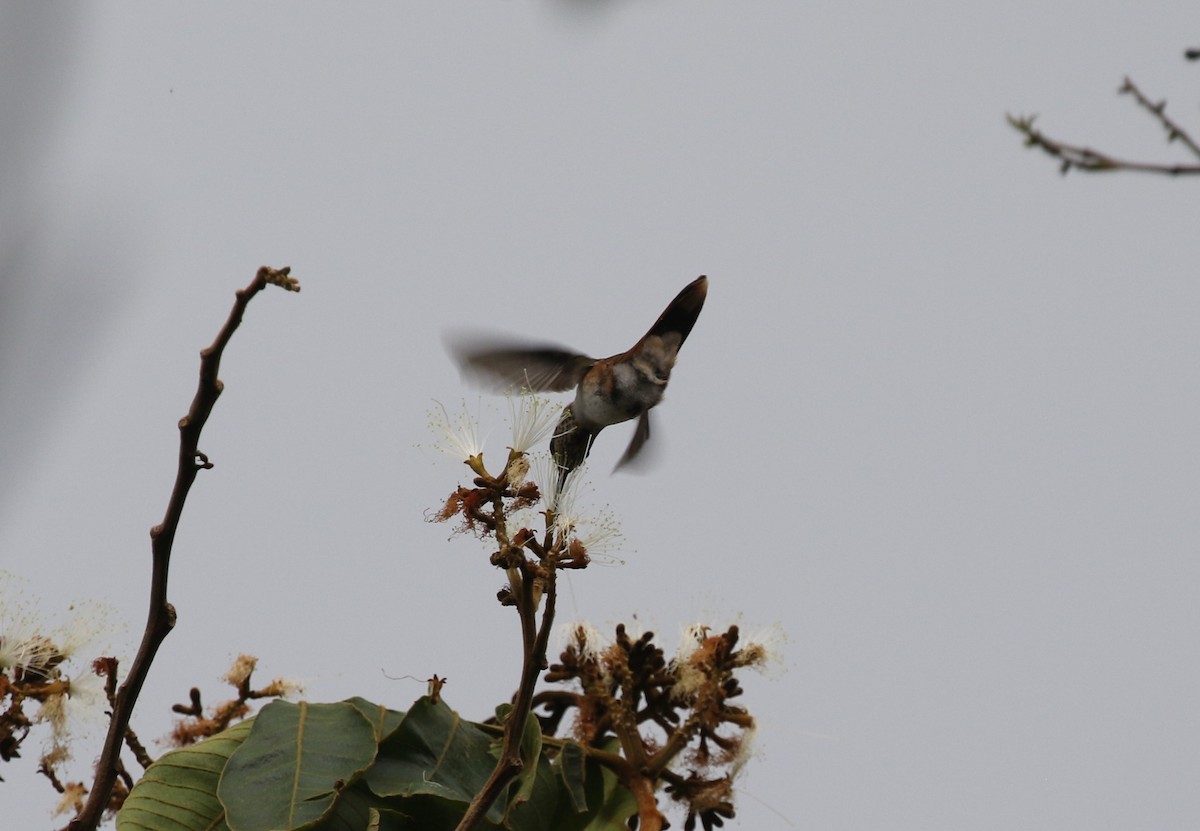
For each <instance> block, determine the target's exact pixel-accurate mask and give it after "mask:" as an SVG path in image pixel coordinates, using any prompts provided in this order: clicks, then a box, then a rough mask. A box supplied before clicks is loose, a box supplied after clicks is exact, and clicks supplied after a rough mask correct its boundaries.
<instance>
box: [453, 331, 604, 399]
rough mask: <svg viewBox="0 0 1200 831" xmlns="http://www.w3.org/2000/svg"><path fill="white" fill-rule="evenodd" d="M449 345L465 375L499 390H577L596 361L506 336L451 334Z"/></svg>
mask: <svg viewBox="0 0 1200 831" xmlns="http://www.w3.org/2000/svg"><path fill="white" fill-rule="evenodd" d="M446 346H447V348H448V349H449V350H450V354H451V355H452V356H453V357H454V360H455V361H456V362H457V363H458V366H459V369H460V370H462V373H463V375H464V376H466V377H468V378H471V379H472V380H474V381H475V382H476V383H478V384H481V385H482V386H485V387H488V388H490V389H493V390H496V391H498V392H503V391H504V390H510V389H511V390H522V389H527V390H529V391H530V392H562V391H563V390H570V389H574V388H575V387H576V386H578V385H579V380H580V379H581V378H583V374H584V373H585V372H587V371H588V368H589V367H591V365H592V364H594V363H595V362H596V359H595V358H589V357H588V356H587V355H581V354H579V353H578V352H572V351H571V350H569V349H564V348H563V347H561V346H558V345H556V344H535V343H528V342H525V341H517V340H507V339H503V338H479V337H451V338H448V339H447V342H446Z"/></svg>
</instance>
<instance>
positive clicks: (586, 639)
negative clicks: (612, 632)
mask: <svg viewBox="0 0 1200 831" xmlns="http://www.w3.org/2000/svg"><path fill="white" fill-rule="evenodd" d="M558 631H559V637H560V638H561V639H562V640H563V641H564V642H566V643H567V644H568V645H571V646H574V647H575V649H576V650H577V651H578V652H579V654H580V656H581V657H582V658H583V659H584V660H585V661H599V660H600V659H601V657H602V656H603V655H604V653H605V652H606V651H608V648H609V647H610V646H612V642H611V641H609V640H608V638H606V637H604V636H603V635H601V634H600V630H599V629H597V628H596V627H595V626H593V625H592V624H590V623H588V622H587V621H586V620H573V621H570V622H569V623H564V624H562V625H561V626H560V627H559V630H558Z"/></svg>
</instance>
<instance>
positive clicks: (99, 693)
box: [64, 667, 108, 721]
mask: <svg viewBox="0 0 1200 831" xmlns="http://www.w3.org/2000/svg"><path fill="white" fill-rule="evenodd" d="M104 680H105V679H104V678H103V677H102V676H99V675H97V674H96V673H95V672H94V671H93V670H92V668H91V667H88V668H87V669H84V670H81V671H80V673H79V674H78V675H75V676H73V677H72V678H71V683H70V688H69V689H68V690H67V700H66V702H65V703H64V706H65V707H66V710H67V718H68V719H74V720H78V721H95V720H98V719H99V717H100V716H101V715H102V714H103V713H104V709H105V707H107V706H108V696H106V695H105V694H104Z"/></svg>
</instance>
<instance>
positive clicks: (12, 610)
mask: <svg viewBox="0 0 1200 831" xmlns="http://www.w3.org/2000/svg"><path fill="white" fill-rule="evenodd" d="M0 576H2V577H3V580H4V585H3V587H4V589H5V590H6V591H4V592H3V594H2V595H0V760H3V761H5V762H8V761H11V760H12V759H16V758H20V756H21V749H22V745H23V743H24V742H25V740H26V739H27V738H28V737H29V735H30V732H31V731H32V730H33V728H34V726H35V725H38V724H44V725H46V726H47V727H49V730H50V737H49V743H48V744H47V745H46V746H45V748H44V749H43V752H42V755H41V758H40V760H39V765H38V770H39V772H41V773H42V774H43V775H44V776H46V778H48V779H49V780H50V782H51V783H52V784H53V786H54V788H55V790H57V791H58V792H59V794H61V795H62V802H61V803H60V805H59V811H60V812H66V811H72V810H75V809H76V808H77V806H78V805H79V804H80V801H81V800H82V798H83V796H84V794H86V792H87V791H86V789H85V788H84V786H83V785H82V784H81V783H70V782H68V783H66V784H63V783H62V782H61V781H60V771H61V769H62V765H63V764H64V763H65V762H67V761H68V760H69V759H70V758H71V748H70V742H71V738H72V731H73V730H74V729H75V728H77V727H78V726H79V725H80V724H82V723H85V722H86V721H87V720H89V719H91V718H94V717H96V716H97V715H98V714H99V713H100V712H101V711H102V710H103V707H104V705H105V703H106V701H107V698H106V692H109V693H111V691H112V690H113V689H114V688H115V686H116V666H117V664H116V660H115V659H113V658H99V659H96V660H94V661H91V660H87V659H85V660H83V661H82V662H81V661H80V657H79V656H80V653H81V652H82V651H83V648H84V647H85V646H87V645H88V643H89V642H90V641H92V640H93V638H94V637H95V636H96V635H97V634H100V633H102V632H105V631H106V630H107V629H108V626H107V623H106V621H105V620H104V616H105V612H104V611H103V610H101V609H98V608H75V609H73V611H74V614H73V616H72V618H71V620H70V621H69V623H67V624H66V625H65V626H62V627H59V628H57V629H52V628H50V627H49V626H47V625H46V624H45V623H44V622H43V621H42V620H41V618H40V616H39V615H38V614H37V613H36V612H35V611H34V610H33V609H32V608H30V607H29V606H27V605H26V604H25V602H23V601H22V600H19V599H18V598H17V597H16V594H17V592H16V591H15V587H16V585H17V578H15V577H14V576H13V575H11V574H8V573H7V572H0ZM106 679H107V682H106Z"/></svg>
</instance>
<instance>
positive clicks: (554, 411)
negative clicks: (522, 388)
mask: <svg viewBox="0 0 1200 831" xmlns="http://www.w3.org/2000/svg"><path fill="white" fill-rule="evenodd" d="M508 408H509V412H510V413H511V414H512V448H511V449H512V451H513V452H514V453H525V452H527V451H528V450H529V448H531V447H533V446H534V445H535V444H539V443H540V442H541V441H542V440H543V439H545V438H546V437H547V436H549V435H550V431H551V430H553V429H554V424H555V422H556V421H557V420H558V412H559V408H558V407H556V405H555V404H554V402H552V401H551V400H550V399H549V398H545V397H543V396H540V395H533V394H532V393H527V392H523V393H521V394H520V395H509V397H508Z"/></svg>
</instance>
